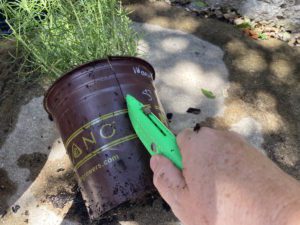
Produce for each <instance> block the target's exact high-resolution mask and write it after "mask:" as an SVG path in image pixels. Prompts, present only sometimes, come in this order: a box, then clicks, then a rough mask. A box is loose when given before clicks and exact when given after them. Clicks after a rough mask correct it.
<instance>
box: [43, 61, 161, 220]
mask: <svg viewBox="0 0 300 225" xmlns="http://www.w3.org/2000/svg"><path fill="white" fill-rule="evenodd" d="M154 78H155V71H154V69H153V67H152V66H151V65H150V64H149V63H148V62H146V61H144V60H142V59H140V58H135V57H109V58H107V59H102V60H97V61H94V62H90V63H87V64H85V65H82V66H79V67H78V68H76V69H74V70H72V71H70V72H68V73H66V74H65V75H64V76H62V77H61V78H59V79H58V80H57V81H56V82H55V83H54V84H53V85H52V86H51V87H50V89H49V90H48V91H47V93H46V95H45V99H44V107H45V109H46V111H47V112H48V113H49V114H50V116H51V117H52V118H53V119H54V121H55V123H56V125H57V127H58V129H59V131H60V134H61V137H62V139H63V142H64V145H65V148H66V150H67V153H68V155H69V157H70V159H71V161H72V163H73V166H74V170H75V172H76V175H77V179H78V183H79V186H80V189H81V193H82V196H83V199H84V200H85V204H86V207H87V209H88V213H89V216H90V218H91V219H92V220H93V219H97V218H99V217H100V216H101V215H102V214H103V213H105V212H107V211H109V210H110V209H112V208H114V207H116V206H118V205H119V204H121V203H123V202H126V201H128V200H135V199H137V198H139V197H142V196H143V195H145V194H146V193H148V192H150V191H152V190H153V184H152V173H151V170H150V168H149V159H150V157H149V155H148V153H147V151H146V149H145V148H144V146H143V145H142V144H141V142H140V141H139V140H138V138H137V136H136V134H135V132H134V130H133V128H132V126H131V123H130V120H129V117H128V110H127V107H126V102H125V99H124V96H126V94H131V95H133V96H135V97H136V98H137V99H138V100H139V101H141V102H143V103H144V104H150V105H151V108H152V111H153V112H154V113H155V114H156V116H158V117H159V118H160V119H161V120H163V121H166V117H165V113H164V111H163V109H162V108H161V105H160V103H159V100H158V98H157V95H156V92H155V88H154V86H153V79H154Z"/></svg>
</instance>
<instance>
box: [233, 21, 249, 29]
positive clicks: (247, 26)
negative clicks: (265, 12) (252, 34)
mask: <svg viewBox="0 0 300 225" xmlns="http://www.w3.org/2000/svg"><path fill="white" fill-rule="evenodd" d="M236 27H237V28H240V29H250V28H252V26H251V23H249V22H243V23H241V24H239V25H236Z"/></svg>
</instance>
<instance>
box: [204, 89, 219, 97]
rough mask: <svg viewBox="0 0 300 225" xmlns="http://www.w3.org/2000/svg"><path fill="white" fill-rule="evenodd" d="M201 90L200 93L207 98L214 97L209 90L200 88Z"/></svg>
mask: <svg viewBox="0 0 300 225" xmlns="http://www.w3.org/2000/svg"><path fill="white" fill-rule="evenodd" d="M201 91H202V94H203V95H204V96H205V97H207V98H210V99H214V98H216V96H215V95H214V93H213V92H212V91H209V90H206V89H203V88H201Z"/></svg>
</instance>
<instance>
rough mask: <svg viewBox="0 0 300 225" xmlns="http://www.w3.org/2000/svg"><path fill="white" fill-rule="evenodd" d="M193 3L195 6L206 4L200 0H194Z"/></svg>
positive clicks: (204, 5)
mask: <svg viewBox="0 0 300 225" xmlns="http://www.w3.org/2000/svg"><path fill="white" fill-rule="evenodd" d="M195 5H196V6H197V7H200V8H201V7H206V6H207V4H206V3H205V2H203V1H200V0H197V1H195Z"/></svg>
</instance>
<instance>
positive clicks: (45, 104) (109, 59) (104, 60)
mask: <svg viewBox="0 0 300 225" xmlns="http://www.w3.org/2000/svg"><path fill="white" fill-rule="evenodd" d="M126 59H129V60H130V59H133V60H137V61H140V62H141V63H142V64H145V65H147V66H148V67H149V68H150V70H152V71H151V72H152V75H153V76H152V79H153V80H155V70H154V68H153V66H152V65H151V64H150V63H148V62H147V61H146V60H144V59H142V58H139V57H134V56H108V57H107V58H103V59H96V60H93V61H90V62H87V63H83V64H81V65H78V66H76V67H75V68H73V69H71V70H69V71H68V72H66V73H65V74H63V75H62V76H60V77H59V78H58V79H56V80H55V81H54V83H53V84H52V85H51V86H50V87H49V88H48V90H47V91H46V92H45V94H44V100H43V105H44V109H45V110H46V112H47V113H48V114H49V115H51V113H50V111H49V109H48V105H47V99H48V97H49V95H50V94H51V92H52V91H53V89H54V88H55V86H56V85H57V84H58V83H60V82H61V81H62V80H63V79H66V78H67V77H68V76H71V75H72V74H74V72H76V71H77V70H79V69H81V68H82V67H85V66H89V65H92V64H95V63H105V62H106V63H108V62H109V61H117V60H126Z"/></svg>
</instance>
